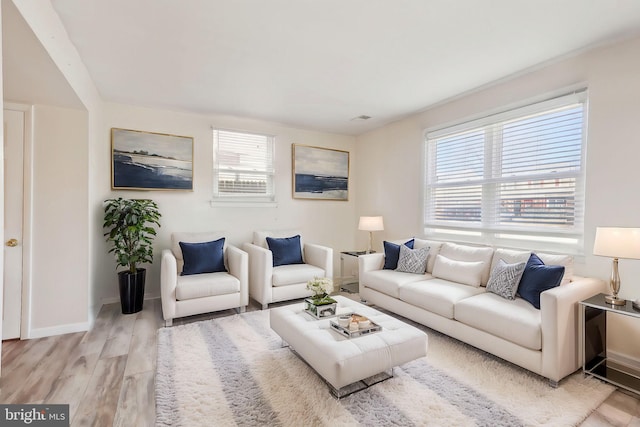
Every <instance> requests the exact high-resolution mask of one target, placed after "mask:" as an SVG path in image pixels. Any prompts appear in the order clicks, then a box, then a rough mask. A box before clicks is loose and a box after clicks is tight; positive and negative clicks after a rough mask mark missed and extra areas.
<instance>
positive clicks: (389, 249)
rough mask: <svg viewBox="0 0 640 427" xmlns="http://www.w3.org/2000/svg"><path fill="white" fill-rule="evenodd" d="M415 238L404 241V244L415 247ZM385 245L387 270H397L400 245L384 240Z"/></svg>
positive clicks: (385, 265)
mask: <svg viewBox="0 0 640 427" xmlns="http://www.w3.org/2000/svg"><path fill="white" fill-rule="evenodd" d="M413 242H414V239H411V240H408V241H406V242H404V245H405V246H406V247H408V248H409V249H413ZM382 244H383V245H384V267H383V268H384V269H385V270H395V269H396V268H398V258H400V245H396V244H395V243H391V242H387V241H386V240H385V241H384V242H382Z"/></svg>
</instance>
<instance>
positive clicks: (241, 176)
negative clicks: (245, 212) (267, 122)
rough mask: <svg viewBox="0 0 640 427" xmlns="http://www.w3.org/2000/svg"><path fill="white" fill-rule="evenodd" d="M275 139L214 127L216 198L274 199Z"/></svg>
mask: <svg viewBox="0 0 640 427" xmlns="http://www.w3.org/2000/svg"><path fill="white" fill-rule="evenodd" d="M273 139H274V138H273V136H269V135H260V134H254V133H247V132H237V131H231V130H223V129H214V131H213V143H214V150H213V152H214V162H213V163H214V171H213V172H214V173H213V175H214V177H213V178H214V182H213V193H214V194H213V197H214V200H229V201H266V202H271V201H273V200H274V198H275V190H274V168H273Z"/></svg>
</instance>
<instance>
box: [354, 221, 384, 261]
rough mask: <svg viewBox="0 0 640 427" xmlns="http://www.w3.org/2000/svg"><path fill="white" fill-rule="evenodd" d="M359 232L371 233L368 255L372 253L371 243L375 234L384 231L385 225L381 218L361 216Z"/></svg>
mask: <svg viewBox="0 0 640 427" xmlns="http://www.w3.org/2000/svg"><path fill="white" fill-rule="evenodd" d="M358 230H363V231H368V232H369V245H368V246H367V253H368V254H370V253H371V242H372V241H373V232H374V231H382V230H384V224H383V223H382V217H381V216H361V217H360V223H359V224H358Z"/></svg>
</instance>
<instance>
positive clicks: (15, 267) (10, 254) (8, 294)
mask: <svg viewBox="0 0 640 427" xmlns="http://www.w3.org/2000/svg"><path fill="white" fill-rule="evenodd" d="M23 147H24V112H22V111H15V110H4V174H5V175H4V238H5V242H4V246H3V247H4V294H3V297H4V298H3V300H4V303H3V307H4V309H3V313H2V314H3V315H2V339H3V340H6V339H12V338H20V321H21V316H22V218H23V213H22V209H23V206H24V204H23V197H24V195H23V190H24V186H23V179H24V178H23V177H24V173H23V168H24V149H23Z"/></svg>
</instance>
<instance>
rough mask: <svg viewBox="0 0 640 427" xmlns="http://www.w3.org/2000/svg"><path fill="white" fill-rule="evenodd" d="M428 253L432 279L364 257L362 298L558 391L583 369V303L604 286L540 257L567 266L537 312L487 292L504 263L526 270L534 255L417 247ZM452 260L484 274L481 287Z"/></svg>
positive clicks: (566, 259) (564, 260) (379, 257)
mask: <svg viewBox="0 0 640 427" xmlns="http://www.w3.org/2000/svg"><path fill="white" fill-rule="evenodd" d="M407 240H409V239H405V240H398V241H394V243H397V244H402V243H403V242H406V241H407ZM427 246H428V247H429V248H430V249H429V256H428V258H427V261H428V262H427V265H426V272H425V273H424V274H415V273H407V272H401V271H395V270H392V269H383V265H384V262H385V255H384V254H383V253H374V254H369V255H364V256H360V257H359V259H358V262H359V274H360V285H359V286H360V288H359V290H360V298H361V299H362V300H364V301H367V302H368V303H372V304H375V305H376V306H378V307H382V308H385V309H387V310H390V311H392V312H394V313H397V314H399V315H401V316H404V317H406V318H409V319H411V320H414V321H416V322H418V323H421V324H423V325H425V326H428V327H430V328H432V329H435V330H437V331H440V332H442V333H444V334H446V335H449V336H451V337H453V338H456V339H459V340H461V341H464V342H466V343H468V344H470V345H472V346H474V347H477V348H479V349H482V350H484V351H487V352H489V353H492V354H494V355H496V356H498V357H500V358H502V359H505V360H507V361H509V362H512V363H514V364H516V365H519V366H521V367H523V368H525V369H528V370H530V371H532V372H535V373H536V374H539V375H541V376H543V377H546V378H548V379H549V381H550V383H551V384H552V385H554V386H555V385H557V383H558V381H560V380H561V379H562V378H564V377H565V376H567V375H569V374H571V373H572V372H574V371H576V370H577V369H578V368H579V367H580V366H581V364H582V361H581V360H580V354H579V351H578V337H579V331H578V327H579V325H578V302H579V301H581V300H583V299H586V298H589V297H591V296H592V295H595V294H597V293H600V292H606V286H605V283H604V282H603V281H601V280H598V279H592V278H584V277H578V276H574V275H573V259H572V257H570V256H562V255H551V254H540V253H538V254H537V255H538V256H539V258H540V259H541V260H542V261H543V262H544V263H545V264H549V265H551V264H555V265H564V267H565V272H564V276H563V277H562V283H561V284H560V286H557V287H554V288H552V289H549V290H546V291H544V292H542V293H541V294H540V309H537V308H535V307H534V306H533V305H532V304H531V303H529V302H528V301H525V300H524V299H522V298H520V297H516V298H515V300H509V299H506V298H504V297H502V296H499V295H496V294H495V293H492V292H487V289H486V287H485V286H486V284H487V281H488V280H489V276H490V274H491V272H492V271H493V267H494V266H495V265H496V263H497V262H498V260H499V259H503V260H504V261H505V262H507V263H517V262H523V261H524V262H526V261H527V260H528V259H529V256H530V254H531V252H526V251H512V250H506V249H493V248H490V247H482V248H476V247H471V246H465V245H457V244H453V243H443V242H436V241H431V240H422V239H417V238H415V239H414V249H418V248H423V247H427ZM438 254H440V255H442V257H444V258H440V259H438V257H437V256H438ZM445 259H447V260H449V259H450V260H456V261H463V263H464V262H466V263H467V264H465V265H475V266H481V267H478V269H477V270H476V271H475V273H472V274H477V281H479V282H480V283H479V285H480V286H473V285H468V284H462V283H459V282H460V281H466V282H473V280H468V278H467V277H464V278H463V276H464V275H465V274H466V275H469V274H470V273H469V272H468V271H465V269H461V268H456V265H455V263H451V264H447V263H446V262H444V260H445ZM437 261H438V265H436V263H437ZM474 263H475V264H474ZM480 263H481V264H480ZM434 267H435V269H436V271H435V272H434ZM443 277H446V278H448V280H447V279H445V278H443ZM456 277H460V279H459V280H452V278H456ZM476 283H477V282H476ZM474 284H475V283H474Z"/></svg>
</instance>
